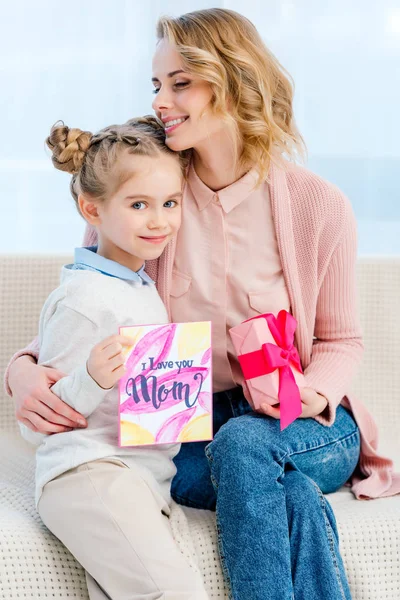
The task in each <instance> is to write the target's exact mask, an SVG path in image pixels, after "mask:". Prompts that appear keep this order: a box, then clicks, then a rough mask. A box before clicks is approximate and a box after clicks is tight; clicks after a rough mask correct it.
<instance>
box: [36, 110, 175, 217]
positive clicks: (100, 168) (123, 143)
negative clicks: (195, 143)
mask: <svg viewBox="0 0 400 600" xmlns="http://www.w3.org/2000/svg"><path fill="white" fill-rule="evenodd" d="M46 144H47V146H48V147H49V148H50V149H51V151H52V157H51V158H52V162H53V165H54V166H55V167H56V169H59V170H61V171H66V172H67V173H70V174H71V175H72V179H71V184H70V189H71V194H72V197H73V198H74V200H75V203H76V205H77V206H78V196H79V194H83V195H88V196H90V197H92V198H95V199H97V200H105V199H106V198H108V197H110V195H112V194H113V193H114V192H115V191H116V190H117V189H118V187H119V186H120V185H121V184H122V183H123V182H124V181H125V180H126V179H127V178H128V177H129V176H130V175H131V173H127V172H124V169H123V166H122V167H121V166H119V168H117V163H118V161H119V159H120V158H121V157H122V154H123V153H124V152H126V153H128V154H136V155H138V156H158V155H159V154H160V153H162V152H165V153H168V154H171V155H174V156H176V158H177V160H180V161H181V167H182V171H183V172H184V170H185V169H186V162H185V161H184V159H183V157H181V156H180V155H179V154H177V153H175V152H173V151H172V150H170V149H169V148H168V147H167V146H166V145H165V132H164V126H163V124H162V122H161V121H160V120H159V119H157V118H156V117H153V116H151V115H148V116H144V117H138V118H135V119H130V120H129V121H127V122H126V123H124V124H123V125H110V126H109V127H105V128H104V129H101V130H100V131H99V132H98V133H96V134H92V133H91V132H90V131H82V130H81V129H76V128H71V129H70V128H69V127H67V126H66V125H64V123H63V122H62V121H58V122H57V123H56V124H55V125H53V127H52V128H51V131H50V135H49V136H48V137H47V139H46ZM78 210H79V209H78Z"/></svg>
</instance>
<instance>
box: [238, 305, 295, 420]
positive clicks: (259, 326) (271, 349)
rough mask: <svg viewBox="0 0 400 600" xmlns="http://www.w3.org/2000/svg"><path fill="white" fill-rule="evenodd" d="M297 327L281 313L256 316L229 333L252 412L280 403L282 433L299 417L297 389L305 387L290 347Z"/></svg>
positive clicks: (291, 319)
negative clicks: (266, 405) (267, 405)
mask: <svg viewBox="0 0 400 600" xmlns="http://www.w3.org/2000/svg"><path fill="white" fill-rule="evenodd" d="M296 326H297V321H296V319H295V318H294V317H293V316H292V315H291V314H290V313H288V312H287V311H286V310H281V311H280V312H279V314H278V316H277V317H275V316H274V315H273V314H271V313H267V314H264V315H259V316H257V317H253V318H251V319H248V320H247V321H244V322H243V323H241V324H240V325H237V326H236V327H232V329H230V331H229V333H230V336H231V339H232V342H233V345H234V348H235V351H236V354H237V356H238V359H239V363H240V366H241V368H242V371H243V375H244V378H245V383H244V385H245V387H247V391H248V394H249V396H250V397H251V400H252V403H253V405H254V408H255V409H256V410H257V409H258V408H261V405H262V404H270V405H276V404H278V403H279V405H280V421H281V430H283V429H285V427H287V426H288V425H290V423H292V422H293V421H294V420H295V419H296V418H297V417H299V416H300V415H301V399H300V390H299V387H304V386H305V385H306V384H305V379H304V376H303V372H302V368H301V364H300V357H299V354H298V352H297V349H296V348H295V347H294V345H293V343H294V332H295V330H296Z"/></svg>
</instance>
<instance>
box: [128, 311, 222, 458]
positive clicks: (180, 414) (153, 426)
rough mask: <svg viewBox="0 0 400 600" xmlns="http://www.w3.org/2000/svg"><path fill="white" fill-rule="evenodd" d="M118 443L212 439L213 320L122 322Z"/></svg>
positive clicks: (133, 444)
mask: <svg viewBox="0 0 400 600" xmlns="http://www.w3.org/2000/svg"><path fill="white" fill-rule="evenodd" d="M119 332H120V334H121V335H123V336H126V337H128V338H131V339H132V346H129V347H127V348H126V349H124V352H125V355H126V359H125V366H126V369H127V371H126V373H125V375H124V376H123V377H122V378H121V379H120V381H119V445H120V447H124V446H141V445H146V446H147V445H152V444H170V443H176V442H198V441H206V440H211V439H212V437H213V429H212V376H211V371H212V367H211V364H212V363H211V322H209V321H204V322H196V323H169V324H167V325H139V326H134V327H120V330H119Z"/></svg>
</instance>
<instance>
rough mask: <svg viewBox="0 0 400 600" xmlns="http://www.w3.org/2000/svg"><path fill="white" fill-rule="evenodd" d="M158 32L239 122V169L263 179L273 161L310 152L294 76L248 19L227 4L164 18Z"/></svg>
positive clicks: (226, 114) (218, 106)
mask: <svg viewBox="0 0 400 600" xmlns="http://www.w3.org/2000/svg"><path fill="white" fill-rule="evenodd" d="M157 37H158V39H159V40H163V39H166V40H168V42H169V43H171V44H173V45H174V46H175V48H176V49H177V51H178V52H179V54H180V56H181V58H182V61H183V63H184V65H185V67H186V68H187V70H188V72H190V73H193V74H196V75H197V76H198V77H200V78H201V79H203V80H206V81H208V82H209V83H210V85H211V87H212V90H213V98H212V101H211V103H212V106H213V108H214V110H215V113H216V114H218V115H219V116H220V117H221V118H222V119H224V120H225V121H226V122H228V123H231V124H232V125H233V127H234V131H235V132H236V135H235V139H236V144H237V146H236V147H237V148H238V141H239V140H240V142H241V144H242V150H241V154H240V155H239V153H237V154H238V168H239V169H242V168H248V167H249V166H253V165H254V166H255V167H256V168H257V170H258V173H259V179H260V182H261V181H263V180H264V179H265V178H266V177H267V175H268V171H269V166H270V162H271V160H275V161H277V160H279V159H280V158H281V157H282V156H284V157H286V158H289V159H294V158H295V157H298V156H300V157H302V156H303V155H304V151H305V146H304V142H303V139H302V137H301V135H300V133H299V132H298V130H297V128H296V125H295V122H294V118H293V105H292V103H293V84H292V81H291V78H290V76H289V74H288V73H287V72H286V71H285V69H284V68H283V67H282V66H281V64H280V63H279V62H278V60H277V59H276V58H275V56H274V55H273V54H272V53H271V52H270V51H269V50H268V48H267V47H266V46H265V44H264V43H263V41H262V39H261V37H260V35H259V33H258V32H257V30H256V28H255V27H254V25H253V24H252V23H251V22H250V21H249V20H248V19H246V18H245V17H243V16H242V15H240V14H238V13H236V12H234V11H232V10H226V9H221V8H211V9H206V10H199V11H194V12H190V13H187V14H184V15H182V16H180V17H176V18H169V17H162V18H161V19H160V20H159V21H158V24H157ZM228 106H229V108H228Z"/></svg>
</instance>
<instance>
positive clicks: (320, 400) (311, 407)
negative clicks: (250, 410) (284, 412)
mask: <svg viewBox="0 0 400 600" xmlns="http://www.w3.org/2000/svg"><path fill="white" fill-rule="evenodd" d="M300 398H301V407H302V413H301V415H300V419H308V418H310V417H316V416H317V415H320V414H321V413H322V412H323V411H324V410H325V408H326V407H327V406H328V400H327V399H326V398H325V396H322V394H318V393H317V392H316V391H315V390H312V389H311V388H307V387H304V388H300ZM258 412H262V413H263V414H264V415H268V416H269V417H272V418H273V419H279V418H280V416H281V411H280V408H279V407H274V406H270V405H269V404H263V405H262V406H261V408H260V410H259V411H258Z"/></svg>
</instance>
